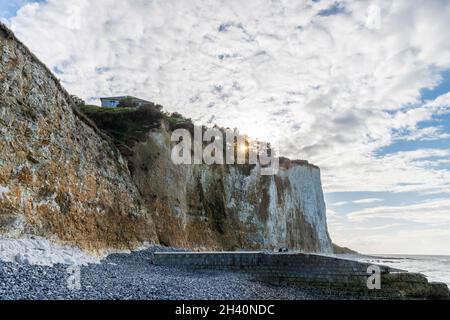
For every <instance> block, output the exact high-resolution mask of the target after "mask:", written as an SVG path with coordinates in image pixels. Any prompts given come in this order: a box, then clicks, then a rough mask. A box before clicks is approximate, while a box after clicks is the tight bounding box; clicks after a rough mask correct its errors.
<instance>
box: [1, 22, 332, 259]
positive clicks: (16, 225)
mask: <svg viewBox="0 0 450 320" xmlns="http://www.w3.org/2000/svg"><path fill="white" fill-rule="evenodd" d="M94 109H98V108H94ZM99 110H100V109H99ZM140 112H143V113H142V114H141V113H140ZM87 114H88V115H89V116H90V118H91V119H92V120H94V121H95V123H96V124H94V123H93V122H92V121H91V120H89V119H87V118H86V116H85V115H84V114H82V113H79V111H78V109H77V108H76V107H75V106H74V105H73V102H72V101H71V98H70V96H69V95H68V94H67V93H66V91H65V90H64V89H63V88H61V86H60V85H59V82H58V80H57V79H56V78H55V77H54V76H53V75H52V74H51V72H50V71H48V70H47V69H46V68H45V66H44V65H43V64H42V63H40V62H39V61H38V60H37V59H36V58H35V57H34V56H33V55H32V54H31V53H30V52H29V51H28V50H27V49H26V48H25V47H24V46H23V45H22V44H21V43H20V42H19V41H17V39H15V38H14V36H13V35H12V33H11V32H10V31H9V30H7V29H6V28H5V27H4V26H2V25H0V235H7V236H14V237H19V236H20V235H22V234H25V233H31V234H36V235H40V236H45V237H50V236H56V237H58V238H59V239H60V240H62V241H66V242H69V243H74V244H77V245H79V246H81V247H82V248H86V249H91V250H92V249H94V250H95V249H102V248H111V247H113V248H129V247H133V246H136V245H137V244H139V243H141V242H143V241H150V242H153V241H155V242H159V243H161V244H164V245H170V246H181V247H186V248H197V249H225V250H233V249H241V248H242V249H259V248H267V249H272V248H280V247H288V248H291V249H300V250H304V251H313V252H332V245H331V241H330V238H329V235H328V232H327V226H326V216H325V204H324V200H323V194H322V188H321V183H320V171H319V169H318V168H317V167H315V166H312V165H310V164H308V163H307V162H305V161H303V162H302V161H289V160H287V159H283V160H282V161H281V164H280V166H281V169H280V171H279V173H278V174H277V175H275V176H262V175H260V174H259V169H260V168H259V167H258V166H249V165H230V166H227V165H214V166H207V165H192V166H188V165H175V164H173V163H172V161H171V157H170V154H171V142H170V134H171V128H170V127H171V126H170V125H169V124H168V122H167V121H166V120H164V116H163V114H162V113H161V112H160V111H158V110H157V109H155V110H153V111H152V110H150V109H149V110H147V111H145V112H144V111H136V112H133V111H131V112H129V111H127V112H125V113H123V114H121V113H112V114H108V113H105V112H103V111H102V112H97V111H94V112H92V113H87ZM146 117H149V119H151V121H150V120H149V121H147V122H146V121H145V119H146ZM138 120H139V121H141V122H142V121H143V122H142V123H139V124H137V123H138V122H139V121H138ZM98 128H100V129H101V130H99V129H98ZM102 130H103V131H102ZM104 132H108V133H109V136H108V135H106V134H105V133H104ZM119 150H120V152H119Z"/></svg>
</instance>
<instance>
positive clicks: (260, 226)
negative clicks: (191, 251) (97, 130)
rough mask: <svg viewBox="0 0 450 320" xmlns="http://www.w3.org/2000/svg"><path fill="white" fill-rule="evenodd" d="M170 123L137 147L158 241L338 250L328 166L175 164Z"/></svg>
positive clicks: (137, 167) (139, 179)
mask: <svg viewBox="0 0 450 320" xmlns="http://www.w3.org/2000/svg"><path fill="white" fill-rule="evenodd" d="M171 146H172V145H171V142H170V130H168V129H167V128H166V126H165V125H164V123H162V125H161V127H160V128H158V129H152V130H151V131H150V132H149V135H148V138H147V140H146V141H144V142H140V143H138V144H136V145H135V146H134V147H133V153H132V155H131V156H130V162H131V165H132V167H133V168H134V169H133V172H132V173H133V178H134V180H135V183H136V185H137V186H138V188H139V190H140V191H141V194H142V195H143V197H144V200H145V202H146V203H147V205H148V207H149V208H150V211H151V212H152V213H153V219H154V221H155V225H156V229H157V234H158V239H159V241H160V242H161V243H163V244H166V245H171V246H183V247H190V248H209V249H211V248H212V249H225V250H233V249H244V248H245V249H259V248H266V249H277V248H281V247H287V248H290V249H299V250H304V251H309V252H332V246H331V241H330V237H329V235H328V232H327V224H326V215H325V211H326V209H325V203H324V200H323V193H322V187H321V182H320V170H319V169H318V168H317V167H315V166H312V165H310V164H308V163H307V162H305V161H302V162H300V161H290V160H287V159H283V160H282V161H281V163H280V167H281V168H280V171H279V172H278V174H277V175H274V176H263V175H261V174H260V168H259V167H258V166H248V165H213V166H209V165H175V164H173V162H172V161H171V158H170V155H171Z"/></svg>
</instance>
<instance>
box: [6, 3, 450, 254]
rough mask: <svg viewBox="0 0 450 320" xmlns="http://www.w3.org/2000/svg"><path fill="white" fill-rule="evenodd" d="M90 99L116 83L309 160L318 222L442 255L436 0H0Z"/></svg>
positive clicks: (445, 107) (336, 231)
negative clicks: (317, 177) (322, 217)
mask: <svg viewBox="0 0 450 320" xmlns="http://www.w3.org/2000/svg"><path fill="white" fill-rule="evenodd" d="M0 16H1V19H2V21H3V22H5V23H6V24H7V25H8V26H9V27H10V28H12V30H13V31H14V32H15V33H16V35H17V36H18V37H19V38H20V39H21V40H22V41H23V42H24V43H25V44H27V45H28V46H29V47H30V49H31V50H33V51H34V52H35V53H36V54H37V56H38V57H39V58H40V59H41V60H43V61H44V62H45V63H46V64H47V65H48V66H49V67H50V68H51V69H52V70H53V71H54V73H55V74H56V75H57V76H58V77H59V78H60V79H61V80H62V82H63V84H64V85H65V87H66V88H67V89H68V90H69V91H71V92H72V93H75V94H77V95H79V96H81V97H83V98H85V99H86V100H88V101H90V102H92V103H98V100H97V99H98V97H99V96H108V95H121V94H131V95H136V96H139V97H142V98H146V99H149V100H152V101H155V102H157V103H160V104H163V105H164V106H165V108H166V109H167V110H169V111H178V112H181V113H183V114H185V115H187V116H189V117H192V119H193V120H195V121H196V122H198V123H203V124H214V123H216V124H219V125H223V126H228V127H232V128H233V127H238V128H240V130H241V132H246V133H248V134H249V135H250V136H253V137H258V138H260V139H265V140H270V141H272V142H273V143H274V144H275V146H276V147H277V148H278V150H279V152H280V153H281V154H282V155H285V156H288V157H291V158H301V159H307V160H309V161H310V162H312V163H315V164H317V165H319V166H320V167H321V169H322V179H323V187H324V191H325V193H326V200H327V206H328V221H329V229H330V233H331V236H332V238H333V240H334V241H335V242H337V243H338V244H340V245H345V246H349V247H351V248H354V249H356V250H358V251H361V252H365V253H418V254H420V253H422V254H450V246H449V245H448V244H449V243H450V93H449V91H450V28H449V21H450V1H446V0H442V1H439V0H429V1H419V0H417V1H414V0H413V1H411V0H394V1H383V0H379V1H377V0H374V1H346V0H342V1H338V0H320V1H319V0H315V1H314V0H304V1H301V0H272V1H270V0H250V1H240V0H239V1H238V0H226V1H213V0H210V1H207V0H202V1H200V0H199V1H197V0H161V1H159V0H158V1H150V0H120V1H118V0H48V1H38V2H36V1H34V2H33V1H26V0H0Z"/></svg>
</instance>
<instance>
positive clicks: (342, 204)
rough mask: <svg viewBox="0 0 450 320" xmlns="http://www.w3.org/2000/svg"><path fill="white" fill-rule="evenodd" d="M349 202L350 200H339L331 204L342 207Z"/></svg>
mask: <svg viewBox="0 0 450 320" xmlns="http://www.w3.org/2000/svg"><path fill="white" fill-rule="evenodd" d="M348 203H349V202H348V201H338V202H335V203H332V204H331V205H332V206H334V207H340V206H344V205H346V204H348ZM328 211H329V210H328Z"/></svg>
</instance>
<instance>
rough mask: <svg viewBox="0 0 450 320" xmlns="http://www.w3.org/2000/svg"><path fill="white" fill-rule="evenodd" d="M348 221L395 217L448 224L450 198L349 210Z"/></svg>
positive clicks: (419, 221) (449, 222) (449, 221)
mask: <svg viewBox="0 0 450 320" xmlns="http://www.w3.org/2000/svg"><path fill="white" fill-rule="evenodd" d="M347 217H348V219H349V220H350V221H364V220H369V219H380V218H384V219H395V220H405V221H409V222H418V223H426V224H429V223H437V224H450V199H437V200H432V201H426V202H422V203H418V204H409V205H404V206H379V207H375V208H366V209H363V210H359V211H355V212H351V213H349V214H348V215H347Z"/></svg>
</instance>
